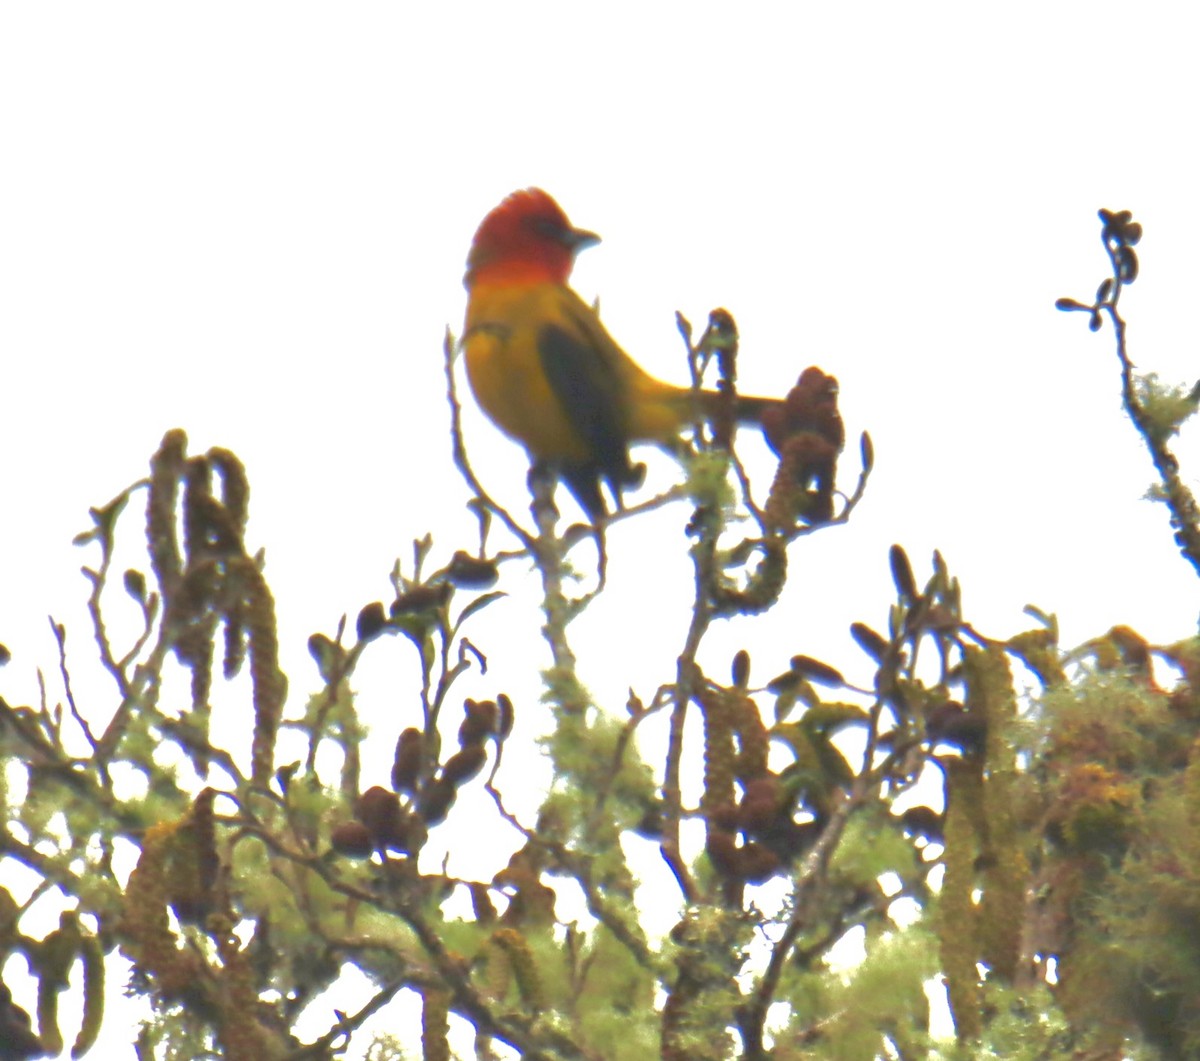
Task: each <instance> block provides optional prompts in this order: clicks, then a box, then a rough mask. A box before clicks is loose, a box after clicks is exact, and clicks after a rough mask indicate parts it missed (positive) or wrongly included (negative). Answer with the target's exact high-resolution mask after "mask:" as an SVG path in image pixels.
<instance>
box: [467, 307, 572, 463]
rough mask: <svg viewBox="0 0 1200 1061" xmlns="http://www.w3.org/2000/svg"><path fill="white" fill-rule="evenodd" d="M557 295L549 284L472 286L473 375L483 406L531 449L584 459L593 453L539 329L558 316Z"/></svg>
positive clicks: (549, 456)
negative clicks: (553, 381)
mask: <svg viewBox="0 0 1200 1061" xmlns="http://www.w3.org/2000/svg"><path fill="white" fill-rule="evenodd" d="M553 295H554V292H553V291H552V290H550V291H547V288H546V285H545V284H535V285H512V284H509V285H504V286H503V287H496V288H485V289H482V290H476V291H472V293H471V298H470V302H469V304H468V306H467V320H466V330H465V342H464V359H465V361H466V365H467V379H468V380H469V382H470V384H471V390H472V391H473V392H474V394H475V400H476V401H477V402H478V403H479V406H480V408H481V409H483V411H484V412H485V413H486V414H487V415H488V417H490V418H491V420H492V421H493V423H495V424H496V426H497V427H499V428H500V430H502V431H503V432H504V433H505V434H507V435H509V436H510V437H511V438H514V439H516V440H517V441H518V442H520V443H521V444H522V445H524V446H525V448H526V449H527V450H529V452H530V454H531V455H533V456H534V457H536V458H538V459H541V460H551V461H573V462H584V461H586V460H588V458H589V456H590V454H589V453H588V450H587V447H586V445H585V443H584V441H583V439H582V438H581V437H580V435H579V433H578V432H577V431H576V430H575V428H574V426H573V425H572V420H571V416H572V411H571V410H569V409H567V408H565V407H564V405H563V402H562V400H561V399H560V398H559V396H558V395H557V394H556V393H555V392H554V390H553V388H552V387H551V385H550V381H549V380H548V379H547V377H546V373H545V370H544V368H543V365H542V357H541V353H540V352H539V350H538V333H539V330H540V329H541V327H542V326H543V325H544V324H545V323H546V321H547V320H548V319H550V320H553V319H555V316H556V314H555V306H554V299H553ZM548 296H550V297H548Z"/></svg>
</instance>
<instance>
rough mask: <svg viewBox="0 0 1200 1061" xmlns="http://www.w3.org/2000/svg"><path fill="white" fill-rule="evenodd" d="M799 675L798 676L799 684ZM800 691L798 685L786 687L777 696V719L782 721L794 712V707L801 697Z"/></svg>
mask: <svg viewBox="0 0 1200 1061" xmlns="http://www.w3.org/2000/svg"><path fill="white" fill-rule="evenodd" d="M798 683H799V677H798V676H797V684H798ZM799 695H800V694H799V691H798V689H797V687H796V686H793V687H792V688H791V689H784V690H783V691H781V692H780V693H779V694H778V695H777V696H776V697H775V721H776V722H782V721H783V720H784V719H785V718H787V717H788V715H790V714H791V713H792V708H794V707H795V706H796V701H797V700H798V699H799Z"/></svg>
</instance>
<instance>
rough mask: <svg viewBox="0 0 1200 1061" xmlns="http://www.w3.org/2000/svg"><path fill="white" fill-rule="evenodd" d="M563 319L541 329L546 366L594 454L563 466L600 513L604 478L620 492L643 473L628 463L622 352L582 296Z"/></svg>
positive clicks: (582, 498) (568, 305) (585, 501)
mask: <svg viewBox="0 0 1200 1061" xmlns="http://www.w3.org/2000/svg"><path fill="white" fill-rule="evenodd" d="M563 309H564V320H565V322H566V323H564V324H547V325H544V326H543V327H542V329H541V330H540V331H539V333H538V354H539V355H540V357H541V362H542V370H543V371H544V372H545V374H546V379H547V380H548V381H549V383H550V386H551V389H553V391H554V393H555V395H556V396H557V397H558V399H559V402H560V403H561V404H562V407H563V408H564V409H565V410H567V413H568V415H569V416H570V418H571V422H572V425H573V426H574V427H575V429H576V431H577V432H578V434H579V437H580V438H581V439H582V440H583V443H584V445H585V447H586V448H587V450H588V452H589V454H590V455H591V459H590V460H589V461H588V462H587V463H586V464H579V463H576V464H572V465H570V466H564V467H563V468H562V476H563V479H564V480H565V481H566V483H567V485H568V486H569V487H570V488H571V492H572V493H574V494H575V497H576V499H577V500H578V501H579V502H580V504H581V505H583V507H584V508H585V509H586V510H587V511H588V514H589V515H591V516H592V517H593V518H595V517H596V516H597V515H602V514H603V513H604V510H605V509H604V502H603V499H602V497H601V494H600V488H599V482H600V480H601V479H603V480H605V481H607V482H608V483H609V485H610V486H611V487H612V488H613V491H614V492H615V493H616V494H617V496H618V499H619V497H620V488H621V487H623V486H631V485H634V484H635V483H636V482H637V480H638V478H639V476H638V473H637V471H636V470H635V469H634V468H632V467H631V466H630V464H629V443H628V436H627V430H626V427H625V424H626V416H625V403H626V402H627V401H628V400H629V397H628V395H627V394H626V392H625V383H624V380H623V379H622V378H621V375H620V370H619V365H618V360H617V359H618V358H619V357H620V356H622V355H621V354H620V350H619V349H617V348H616V344H615V343H614V342H613V340H612V338H611V337H610V336H609V334H608V333H607V332H606V331H605V330H604V328H603V325H601V324H600V322H599V321H598V320H597V319H596V316H595V314H594V313H593V312H592V311H591V310H589V309H588V308H587V307H586V306H585V305H584V304H583V303H582V302H580V303H579V305H578V306H576V305H575V304H574V301H573V300H569V301H567V302H565V303H564V306H563Z"/></svg>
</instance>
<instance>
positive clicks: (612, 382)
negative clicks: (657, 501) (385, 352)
mask: <svg viewBox="0 0 1200 1061" xmlns="http://www.w3.org/2000/svg"><path fill="white" fill-rule="evenodd" d="M599 239H600V237H599V236H597V235H595V234H594V233H592V232H587V231H585V230H583V229H579V228H575V227H574V226H573V225H572V224H571V223H570V222H569V221H568V220H567V216H566V214H564V213H563V211H562V208H561V207H560V206H559V205H558V203H556V202H555V201H554V200H553V199H552V198H551V197H550V196H549V195H547V194H546V193H545V192H544V191H542V190H541V189H539V188H529V189H527V190H525V191H517V192H513V194H512V195H510V196H509V197H508V198H507V199H505V200H504V201H503V202H502V203H501V204H500V205H499V206H497V207H496V208H495V209H494V210H493V211H492V212H491V213H490V214H488V215H487V217H485V218H484V219H483V223H482V224H481V225H480V226H479V230H478V231H477V232H476V233H475V239H474V242H473V243H472V244H471V252H470V255H469V256H468V258H467V275H466V277H465V280H464V283H465V284H466V288H467V292H468V295H469V297H468V300H467V319H466V324H465V327H464V332H463V343H464V348H465V358H466V364H467V378H468V379H469V380H470V383H471V389H472V391H474V393H475V398H476V400H477V401H478V402H479V405H480V407H481V408H482V409H483V411H484V412H485V413H486V414H487V415H488V416H489V417H490V418H491V420H492V422H493V423H495V424H496V426H497V427H499V428H500V430H501V431H503V432H504V433H505V434H507V435H509V436H510V437H511V438H514V439H516V440H517V441H518V442H520V443H521V444H522V445H523V446H524V447H525V448H526V450H528V451H529V455H530V457H531V459H532V460H533V461H534V462H535V463H541V464H544V465H547V466H549V467H550V468H551V469H553V471H554V472H555V474H557V475H558V476H559V478H561V479H562V480H563V482H565V483H566V485H567V487H568V488H569V489H570V491H571V493H572V494H574V496H575V498H576V500H577V501H578V502H579V504H580V505H581V506H582V507H583V509H584V511H585V512H586V513H587V514H588V516H589V518H590V519H592V520H593V521H599V520H600V519H601V518H602V517H603V516H604V515H605V512H606V508H605V502H604V496H603V494H602V493H601V483H606V484H608V486H609V488H610V489H611V490H612V491H613V494H614V495H615V497H616V499H617V503H618V505H619V504H620V499H621V491H622V489H624V488H629V487H633V486H636V485H638V483H639V482H640V479H641V471H642V469H640V468H637V467H635V466H633V465H632V464H630V461H629V446H630V444H631V443H634V442H656V443H659V444H661V445H664V446H669V445H670V444H671V443H672V442H673V441H674V440H675V439H676V438H677V437H678V436H679V434H680V432H681V431H682V430H683V428H684V427H685V426H686V425H687V424H688V423H689V422H690V421H691V420H692V418H693V416H694V415H695V412H696V408H697V403H698V404H699V411H700V413H701V414H702V415H704V416H707V417H711V416H713V415H715V414H716V412H717V407H718V404H719V402H721V401H722V400H723V399H722V397H721V396H720V395H718V394H717V392H715V391H700V392H699V393H698V394H697V393H696V392H694V391H693V390H692V389H691V388H689V387H677V386H674V385H673V384H670V383H664V382H663V381H662V380H658V379H655V378H654V377H653V376H651V375H649V374H648V373H646V372H645V371H643V370H642V369H641V368H640V367H639V366H638V365H637V364H636V363H635V362H634V361H633V359H632V358H630V357H629V355H628V354H626V353H625V351H624V350H622V349H621V348H620V347H619V346H618V345H617V343H616V342H615V340H614V339H613V338H612V336H611V335H609V334H608V331H607V330H606V329H605V327H604V325H603V324H601V323H600V318H599V317H598V316H597V315H596V311H595V310H594V309H592V307H591V306H589V305H588V304H587V303H586V302H584V301H583V299H581V298H580V297H579V296H578V295H577V294H576V293H575V292H574V291H572V290H571V288H570V287H568V286H567V279H568V277H569V276H570V275H571V267H572V265H573V264H574V262H575V255H576V254H577V253H578V252H579V251H580V250H582V249H583V248H584V247H589V246H591V245H592V244H594V243H598V242H599ZM779 405H780V403H779V402H778V401H776V400H775V399H770V398H748V397H743V396H741V395H739V396H738V397H737V404H736V407H735V409H734V415H735V416H736V418H737V419H738V420H739V421H753V422H759V421H760V420H761V417H762V414H763V412H764V411H765V410H767V409H769V408H773V407H777V406H779Z"/></svg>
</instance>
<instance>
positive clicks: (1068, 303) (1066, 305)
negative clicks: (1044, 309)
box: [1054, 298, 1092, 313]
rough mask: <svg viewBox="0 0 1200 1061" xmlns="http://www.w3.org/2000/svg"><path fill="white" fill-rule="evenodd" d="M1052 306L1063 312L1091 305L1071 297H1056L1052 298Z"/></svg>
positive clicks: (1087, 307) (1086, 307)
mask: <svg viewBox="0 0 1200 1061" xmlns="http://www.w3.org/2000/svg"><path fill="white" fill-rule="evenodd" d="M1054 308H1055V309H1061V310H1062V311H1063V312H1064V313H1070V312H1071V311H1072V310H1079V309H1091V308H1092V307H1091V306H1085V305H1084V304H1083V303H1082V302H1076V301H1075V299H1073V298H1058V299H1055V300H1054Z"/></svg>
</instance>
